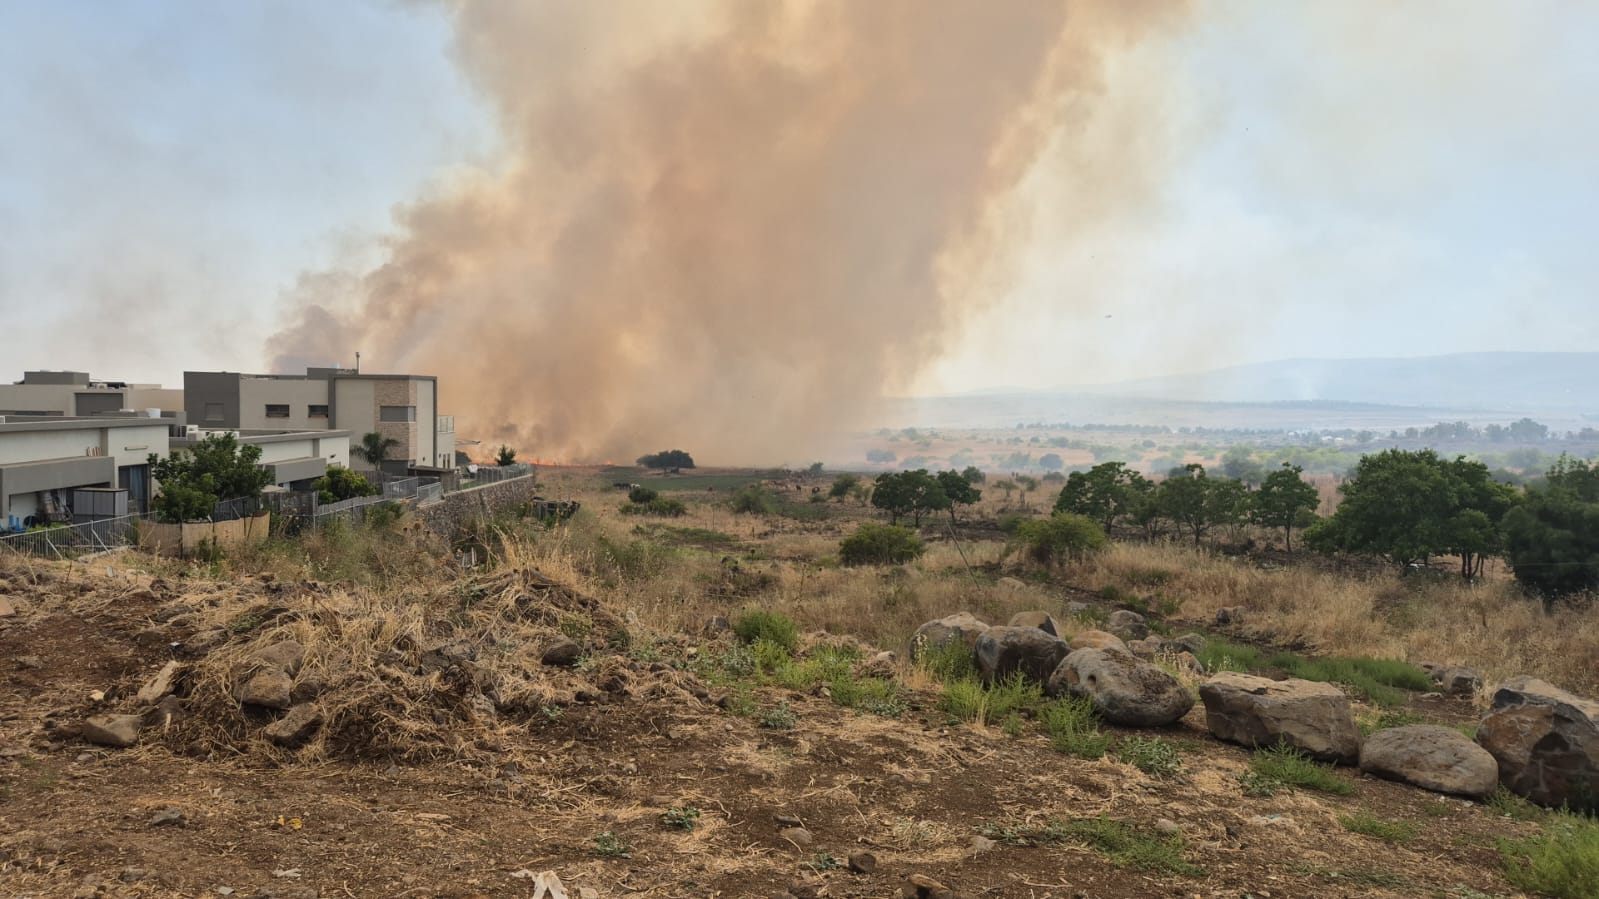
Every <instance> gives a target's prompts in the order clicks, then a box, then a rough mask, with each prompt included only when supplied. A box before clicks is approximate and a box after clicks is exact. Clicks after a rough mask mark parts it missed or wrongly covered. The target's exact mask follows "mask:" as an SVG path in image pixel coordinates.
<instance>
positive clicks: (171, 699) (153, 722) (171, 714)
mask: <svg viewBox="0 0 1599 899" xmlns="http://www.w3.org/2000/svg"><path fill="white" fill-rule="evenodd" d="M182 715H183V700H181V699H179V698H178V697H176V696H173V695H172V694H171V693H168V694H167V695H165V696H163V697H161V701H160V702H158V703H156V704H155V708H153V709H151V710H150V712H149V713H148V714H146V715H145V716H144V723H145V724H146V725H149V726H151V727H167V726H168V725H170V724H171V723H172V722H174V721H176V720H178V718H179V717H181V716H182Z"/></svg>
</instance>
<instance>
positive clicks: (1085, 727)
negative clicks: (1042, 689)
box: [1038, 697, 1110, 759]
mask: <svg viewBox="0 0 1599 899" xmlns="http://www.w3.org/2000/svg"><path fill="white" fill-rule="evenodd" d="M1038 720H1039V723H1040V724H1042V725H1043V727H1044V733H1046V734H1048V735H1049V742H1050V746H1051V747H1052V748H1054V750H1055V751H1056V752H1059V753H1062V754H1064V755H1069V756H1073V757H1075V758H1080V759H1097V758H1101V757H1103V756H1104V755H1105V753H1106V751H1108V750H1109V749H1110V737H1108V736H1106V735H1105V734H1103V733H1100V730H1099V716H1098V715H1096V714H1095V713H1094V706H1093V703H1091V702H1089V701H1088V700H1087V699H1083V698H1081V697H1062V698H1060V699H1057V700H1055V701H1053V702H1050V703H1047V704H1045V705H1044V706H1042V707H1041V708H1040V709H1039V710H1038Z"/></svg>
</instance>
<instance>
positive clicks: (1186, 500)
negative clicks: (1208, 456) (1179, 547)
mask: <svg viewBox="0 0 1599 899" xmlns="http://www.w3.org/2000/svg"><path fill="white" fill-rule="evenodd" d="M1157 496H1158V502H1159V506H1160V512H1161V514H1162V515H1163V516H1165V517H1166V518H1169V519H1171V521H1172V522H1173V523H1175V524H1176V525H1177V529H1178V531H1179V532H1181V530H1182V529H1183V528H1184V527H1187V528H1188V531H1189V533H1191V534H1192V535H1193V537H1194V546H1196V547H1197V546H1199V541H1200V538H1202V537H1204V536H1205V534H1207V533H1209V532H1210V530H1211V528H1213V527H1215V526H1216V525H1218V524H1231V523H1233V522H1236V521H1237V520H1238V519H1239V517H1240V516H1241V515H1242V514H1243V511H1244V505H1245V502H1246V499H1247V491H1246V490H1245V489H1244V485H1243V482H1242V481H1236V480H1233V479H1232V478H1212V477H1209V476H1207V475H1206V474H1205V466H1203V465H1199V464H1197V463H1189V464H1188V465H1185V466H1183V468H1182V470H1181V471H1180V472H1178V471H1174V472H1172V475H1171V477H1169V478H1167V479H1166V480H1164V481H1162V482H1161V484H1160V488H1159V490H1158V491H1157Z"/></svg>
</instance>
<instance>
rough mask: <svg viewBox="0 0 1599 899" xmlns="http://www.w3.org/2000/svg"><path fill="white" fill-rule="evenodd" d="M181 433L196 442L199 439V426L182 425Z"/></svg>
mask: <svg viewBox="0 0 1599 899" xmlns="http://www.w3.org/2000/svg"><path fill="white" fill-rule="evenodd" d="M183 433H184V434H186V435H188V436H189V437H190V438H192V439H196V440H198V439H199V437H200V426H199V425H184V426H183Z"/></svg>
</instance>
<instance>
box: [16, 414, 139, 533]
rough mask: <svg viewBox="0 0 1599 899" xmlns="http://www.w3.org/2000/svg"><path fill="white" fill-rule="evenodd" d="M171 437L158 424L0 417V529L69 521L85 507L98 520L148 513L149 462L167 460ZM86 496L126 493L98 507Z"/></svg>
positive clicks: (129, 420)
mask: <svg viewBox="0 0 1599 899" xmlns="http://www.w3.org/2000/svg"><path fill="white" fill-rule="evenodd" d="M170 433H171V425H170V424H169V422H167V421H164V420H162V419H159V418H101V419H96V418H68V419H44V418H40V417H38V416H33V415H27V416H4V417H0V524H4V525H5V527H6V528H7V529H10V530H16V529H18V528H21V527H26V526H27V525H28V524H33V523H42V522H44V521H69V520H72V519H73V518H74V517H82V516H83V515H84V514H87V513H89V511H90V510H89V509H88V508H87V507H86V506H85V504H86V503H89V502H93V503H94V505H95V510H94V514H95V515H96V516H97V517H99V516H103V515H104V514H105V513H106V512H107V511H108V510H109V511H110V512H111V513H112V514H116V513H117V512H123V513H125V512H145V511H149V507H150V489H151V484H150V465H149V457H150V454H151V453H154V454H155V455H156V456H158V457H164V456H166V455H167V453H168V451H169V446H170V443H169V441H170ZM91 491H111V492H116V491H121V492H123V493H124V494H125V495H124V496H122V497H120V498H117V497H114V496H113V497H110V499H111V500H112V504H111V505H110V506H103V505H101V501H102V500H104V499H107V497H106V496H105V494H104V493H91ZM85 497H89V498H87V499H86V498H85Z"/></svg>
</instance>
